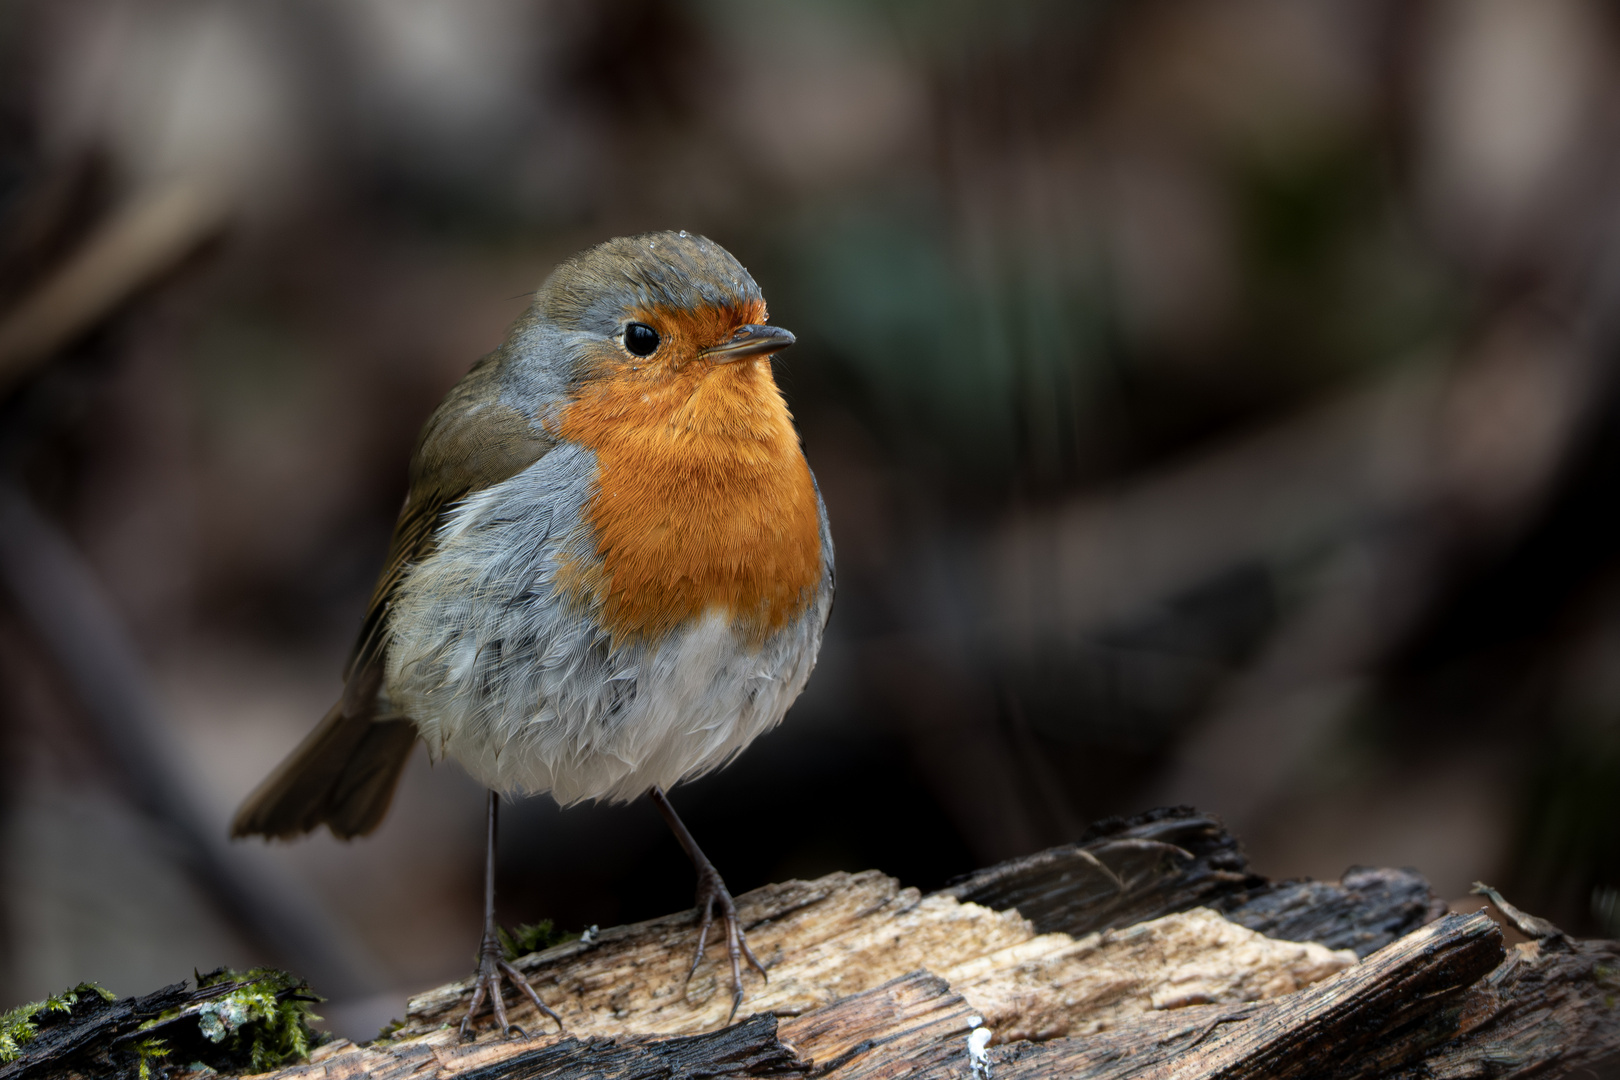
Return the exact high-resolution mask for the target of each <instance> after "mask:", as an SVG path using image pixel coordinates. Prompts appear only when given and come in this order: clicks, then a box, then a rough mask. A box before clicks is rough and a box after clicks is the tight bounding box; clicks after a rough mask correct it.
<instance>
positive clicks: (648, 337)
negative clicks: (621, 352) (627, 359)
mask: <svg viewBox="0 0 1620 1080" xmlns="http://www.w3.org/2000/svg"><path fill="white" fill-rule="evenodd" d="M624 347H625V348H627V349H629V350H630V351H631V352H632V353H634V354H636V355H637V356H651V355H652V354H653V350H655V349H657V348H658V331H656V330H654V329H653V328H652V327H650V326H648V325H647V324H646V323H638V322H633V323H631V324H630V325H629V326H627V327H625V328H624Z"/></svg>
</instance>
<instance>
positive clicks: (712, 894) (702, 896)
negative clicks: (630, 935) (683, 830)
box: [686, 860, 771, 1024]
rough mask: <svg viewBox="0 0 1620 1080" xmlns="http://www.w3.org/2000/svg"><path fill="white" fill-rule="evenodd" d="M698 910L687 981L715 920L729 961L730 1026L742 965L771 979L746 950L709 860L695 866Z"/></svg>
mask: <svg viewBox="0 0 1620 1080" xmlns="http://www.w3.org/2000/svg"><path fill="white" fill-rule="evenodd" d="M697 907H698V910H699V911H701V912H702V913H703V921H702V924H701V925H700V926H699V927H698V942H697V951H696V952H695V953H694V954H693V956H692V966H691V968H689V969H688V970H687V972H686V978H687V981H688V982H690V981H691V979H692V975H693V974H694V973H695V972H696V971H697V967H698V964H699V963H700V962H702V960H703V947H704V946H705V945H707V944H708V941H709V929H710V927H712V926H713V925H714V922H715V919H716V917H717V913H716V909H718V918H719V920H720V925H721V926H722V927H724V928H725V934H726V954H727V955H728V956H729V957H730V959H731V1013H730V1014H729V1015H728V1016H727V1017H726V1023H728V1024H729V1023H731V1021H732V1020H733V1019H735V1018H736V1016H737V1009H738V1008H739V1007H741V1005H742V999H743V979H742V962H743V961H744V960H747V961H748V964H749V966H750V967H752V968H753V969H754V970H755V971H757V972H759V977H760V978H762V979H764V980H765V981H766V982H770V981H771V978H770V976H769V975H767V974H765V966H764V965H763V964H761V963H760V962H759V958H758V957H756V956H755V955H754V952H753V950H752V949H750V948H749V947H748V938H747V936H746V935H744V934H743V929H742V923H741V922H740V921H739V920H738V918H737V905H736V903H735V902H734V901H733V900H732V899H731V892H730V890H728V889H727V888H726V883H725V882H724V881H723V880H722V879H721V877H720V874H719V873H718V872H717V871H716V870H715V868H714V867H713V866H712V865H709V864H708V860H704V862H703V864H702V865H700V866H699V867H698V887H697Z"/></svg>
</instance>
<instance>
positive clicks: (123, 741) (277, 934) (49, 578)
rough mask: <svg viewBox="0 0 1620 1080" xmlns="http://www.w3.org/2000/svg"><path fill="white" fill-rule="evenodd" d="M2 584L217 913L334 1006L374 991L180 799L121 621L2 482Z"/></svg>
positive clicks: (159, 722) (264, 867)
mask: <svg viewBox="0 0 1620 1080" xmlns="http://www.w3.org/2000/svg"><path fill="white" fill-rule="evenodd" d="M0 583H3V584H4V587H5V589H6V590H7V591H8V592H10V593H11V595H12V596H13V597H14V599H15V601H16V604H17V608H18V610H19V611H20V612H21V613H22V615H23V616H24V617H25V619H26V620H27V622H28V624H29V626H30V628H31V629H32V630H33V632H34V634H35V635H36V636H37V637H38V639H39V641H40V642H41V643H42V644H43V645H44V647H45V648H46V649H47V650H48V651H49V653H50V655H51V657H52V659H53V660H54V661H55V663H56V666H57V668H58V669H59V670H60V671H61V673H62V675H63V677H64V678H65V679H66V680H67V682H68V684H69V686H70V687H71V688H72V691H73V694H74V695H75V697H77V699H78V700H79V703H80V704H81V706H82V707H83V709H84V715H85V717H86V718H87V719H88V720H89V722H90V724H91V726H92V728H93V730H94V731H95V733H96V735H97V736H98V738H99V739H100V741H101V743H102V744H103V745H104V746H105V747H106V749H107V752H108V753H109V755H110V756H111V757H112V759H113V761H114V762H115V763H116V765H117V767H118V771H119V774H120V776H121V777H122V779H123V780H124V782H125V784H126V785H127V787H128V792H129V795H130V797H131V798H132V799H133V801H134V802H135V803H136V804H137V805H138V806H139V807H140V808H141V809H142V810H143V811H145V812H146V813H147V814H148V815H150V816H151V817H152V818H153V819H154V820H155V821H156V822H158V823H159V824H160V825H161V826H162V827H164V828H165V829H166V830H167V831H168V833H169V834H170V835H171V836H172V837H173V838H174V839H175V841H176V842H177V844H178V846H179V847H180V849H181V850H182V851H183V852H184V854H185V858H186V861H187V862H188V863H189V864H190V868H191V870H192V872H193V873H194V874H195V875H196V876H197V878H198V880H199V881H200V882H201V883H202V884H203V885H204V886H205V887H206V888H207V889H208V891H209V892H210V893H211V894H212V895H213V897H214V898H215V900H216V901H217V902H218V903H219V905H220V908H221V909H222V910H223V911H224V912H225V914H226V915H227V916H228V917H229V918H230V919H232V920H233V921H234V922H236V923H237V924H238V925H240V926H242V927H243V928H244V929H245V930H246V931H247V932H249V933H250V934H251V935H252V936H253V937H254V938H255V939H257V940H258V941H260V942H262V943H263V944H264V945H265V946H267V947H268V948H270V949H271V950H273V951H274V952H275V953H276V954H277V955H278V956H279V957H280V958H281V959H282V962H283V963H285V964H286V965H287V966H288V967H289V968H291V969H293V970H295V971H296V972H298V973H299V974H300V975H301V976H303V977H305V978H307V979H309V981H310V982H311V983H312V984H313V985H315V986H317V987H319V988H320V989H321V990H322V991H323V992H324V993H326V994H329V995H331V996H333V997H335V998H353V997H360V996H364V995H367V994H372V993H376V992H377V991H378V990H379V989H380V988H381V986H382V980H381V978H380V975H379V974H378V972H377V970H376V965H375V962H374V961H373V960H372V959H371V958H370V957H369V956H367V955H365V954H364V953H363V951H362V950H361V948H360V946H358V945H357V944H356V942H355V940H354V937H353V935H351V934H345V933H344V932H343V931H342V930H341V929H340V928H339V927H338V926H337V925H335V924H334V923H333V922H332V921H331V919H330V918H329V916H328V915H327V913H326V912H325V911H324V910H323V909H322V908H321V907H320V906H319V905H318V904H316V903H314V902H313V901H311V899H310V898H309V897H308V896H306V895H305V894H304V893H302V892H301V891H299V890H297V889H296V888H294V887H293V886H292V885H290V884H289V883H288V882H287V881H286V879H285V876H284V875H282V874H281V873H280V872H279V871H278V870H276V869H275V868H273V867H271V866H270V865H268V864H267V862H266V860H265V858H264V856H263V854H262V853H261V852H259V851H258V850H257V849H253V848H239V847H231V846H229V845H228V844H227V843H226V840H225V836H224V831H223V829H222V828H219V827H217V826H214V825H213V824H211V823H210V821H209V819H208V816H207V815H206V814H204V813H203V812H202V810H201V809H200V808H199V807H198V806H197V804H196V803H195V801H194V800H193V799H192V797H191V796H190V795H189V794H188V793H189V792H190V791H191V789H192V785H191V784H190V783H189V782H188V781H187V778H186V777H185V776H184V775H183V774H182V773H181V770H180V769H179V768H178V766H177V765H176V762H177V761H179V760H181V758H180V755H179V754H178V753H176V752H175V750H174V749H173V748H172V747H171V746H170V745H169V744H168V737H167V732H166V728H165V724H164V722H163V718H162V709H161V707H160V706H159V704H158V701H157V697H156V694H155V693H154V692H153V690H152V688H151V685H150V681H149V679H148V678H147V675H146V671H145V668H144V665H143V664H142V662H141V659H140V654H139V651H138V650H137V649H136V647H135V643H134V641H133V640H131V638H130V636H129V633H128V631H127V630H125V629H124V626H123V621H122V620H121V619H120V618H119V616H118V613H117V611H116V610H114V608H113V606H112V604H111V603H110V602H109V601H108V599H107V597H106V596H105V595H104V594H103V592H102V590H101V588H100V586H99V585H98V584H97V583H96V580H95V577H94V574H93V573H92V572H91V570H90V568H89V567H88V566H86V565H85V563H84V561H83V560H82V559H81V558H80V557H79V555H78V553H77V552H76V551H75V550H74V548H73V545H72V543H71V542H70V541H69V540H68V539H67V537H65V536H63V535H62V534H61V533H60V532H59V531H58V530H57V529H56V528H55V527H54V526H53V525H52V524H51V523H50V522H49V521H47V520H46V519H45V518H44V517H43V516H42V515H41V514H40V513H39V512H38V511H37V510H35V509H34V507H33V506H32V505H31V504H30V503H29V501H28V499H27V498H26V497H25V496H24V495H23V494H22V493H21V492H19V491H18V490H17V489H16V488H15V487H13V486H11V485H10V484H9V483H0Z"/></svg>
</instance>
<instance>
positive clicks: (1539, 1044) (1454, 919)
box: [0, 808, 1620, 1080]
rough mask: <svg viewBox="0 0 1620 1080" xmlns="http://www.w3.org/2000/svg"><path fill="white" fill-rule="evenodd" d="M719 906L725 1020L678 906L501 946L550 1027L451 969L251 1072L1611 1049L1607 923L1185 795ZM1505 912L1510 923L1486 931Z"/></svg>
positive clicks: (666, 1069)
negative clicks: (730, 909)
mask: <svg viewBox="0 0 1620 1080" xmlns="http://www.w3.org/2000/svg"><path fill="white" fill-rule="evenodd" d="M1497 900H1498V901H1500V898H1497ZM738 906H739V909H740V914H741V915H742V918H743V922H744V924H745V926H746V927H747V930H748V934H749V939H750V941H751V942H752V943H753V946H754V949H755V951H756V952H757V953H758V954H759V956H760V958H761V960H763V961H764V963H765V964H766V966H767V968H768V969H769V971H770V975H771V978H770V982H769V984H764V983H762V982H760V981H758V980H757V978H756V977H754V976H749V983H748V994H749V996H748V999H747V1001H746V1002H745V1004H744V1013H745V1014H748V1015H745V1016H744V1017H743V1018H742V1019H740V1020H739V1021H738V1022H737V1023H735V1024H733V1025H731V1026H726V1025H725V1019H726V1012H727V1011H728V1009H729V1005H730V1001H729V998H730V995H729V993H728V990H727V985H728V976H727V973H726V967H725V964H724V961H723V959H722V958H720V957H717V956H714V955H713V952H711V956H710V958H708V959H705V961H704V963H703V965H702V966H700V968H699V969H698V972H697V974H696V975H695V976H694V977H693V978H692V980H691V981H690V982H687V981H686V979H685V967H686V964H687V961H688V957H689V955H690V950H691V948H692V945H693V943H694V937H695V926H694V922H693V913H692V912H683V913H681V914H678V915H672V916H669V917H666V918H663V919H655V920H652V921H650V922H645V923H641V924H638V925H634V926H625V927H616V928H614V929H611V930H607V931H605V932H603V933H601V934H600V935H597V936H595V937H594V938H593V940H591V941H588V942H587V941H576V942H570V943H568V944H566V945H561V946H558V947H556V948H553V949H549V950H547V951H545V952H541V953H536V954H532V955H530V956H527V957H523V958H521V959H520V960H518V961H517V965H518V967H520V968H521V969H522V970H523V971H525V972H526V973H527V974H528V975H529V977H530V979H531V981H532V982H533V983H534V985H535V987H536V989H538V990H539V991H540V994H541V996H542V997H543V998H544V999H545V1000H546V1002H547V1003H548V1004H549V1005H550V1006H551V1007H552V1008H554V1009H556V1010H557V1011H558V1013H559V1014H561V1016H562V1017H563V1019H564V1021H565V1023H566V1024H567V1028H568V1030H567V1032H566V1033H565V1034H564V1033H558V1032H557V1031H556V1028H555V1026H554V1025H550V1024H549V1023H545V1022H542V1021H541V1019H540V1018H539V1017H538V1016H537V1015H536V1011H535V1010H534V1009H533V1007H532V1006H529V1005H528V1004H526V1002H524V1001H523V1000H521V999H519V998H517V997H516V996H515V995H511V996H509V999H508V1008H509V1009H510V1010H511V1012H512V1014H513V1019H514V1021H516V1022H517V1023H519V1024H521V1025H523V1026H524V1028H525V1030H526V1031H528V1032H529V1034H530V1037H529V1038H527V1039H521V1040H520V1039H514V1040H502V1039H498V1038H496V1037H495V1036H494V1035H493V1034H491V1033H488V1032H487V1031H485V1032H483V1033H481V1034H480V1036H479V1037H478V1039H477V1040H476V1041H473V1042H471V1043H461V1042H459V1041H457V1038H456V1032H455V1024H456V1023H457V1022H458V1021H459V1020H460V1017H461V1013H462V1010H464V1009H465V1008H466V1001H467V996H468V991H469V986H468V984H467V983H465V982H462V983H453V984H450V985H448V986H443V987H439V988H438V989H435V990H432V991H429V992H427V993H425V994H422V995H419V996H418V997H416V998H414V999H412V1000H411V1002H410V1004H409V1011H408V1015H407V1017H406V1020H405V1023H404V1025H403V1026H402V1027H401V1028H400V1029H399V1030H398V1031H396V1032H395V1033H394V1036H393V1037H392V1038H391V1039H389V1040H386V1041H381V1042H377V1043H372V1044H369V1045H366V1046H356V1045H354V1044H351V1043H347V1042H343V1041H341V1040H340V1041H338V1042H335V1043H330V1044H328V1045H326V1046H323V1047H321V1048H319V1049H318V1050H317V1051H316V1052H315V1053H314V1054H313V1055H312V1056H311V1058H310V1060H309V1061H307V1062H304V1063H302V1064H298V1065H294V1066H291V1067H289V1068H285V1069H282V1070H279V1071H278V1072H275V1073H273V1074H271V1075H272V1076H274V1077H275V1080H316V1078H320V1080H362V1078H364V1080H382V1078H389V1077H407V1076H409V1077H412V1078H414V1080H434V1078H440V1077H450V1076H456V1077H490V1078H493V1077H512V1078H530V1077H535V1078H538V1077H548V1078H549V1077H575V1076H580V1077H583V1076H587V1075H589V1076H606V1077H614V1078H619V1077H624V1078H630V1077H638V1078H639V1077H648V1078H652V1077H700V1076H701V1077H720V1076H784V1077H787V1076H806V1077H817V1078H820V1077H830V1078H836V1080H865V1078H890V1077H895V1078H898V1077H919V1078H920V1077H972V1076H978V1077H980V1078H983V1077H985V1076H987V1075H988V1076H993V1077H995V1078H997V1080H1014V1078H1019V1077H1036V1076H1073V1077H1080V1078H1086V1080H1104V1078H1106V1080H1122V1078H1125V1077H1131V1078H1139V1080H1149V1078H1151V1080H1202V1078H1206V1077H1207V1078H1210V1080H1214V1078H1217V1077H1219V1078H1225V1080H1236V1078H1250V1077H1253V1078H1259V1077H1266V1078H1281V1080H1286V1078H1290V1077H1323V1078H1328V1080H1352V1078H1360V1077H1369V1078H1370V1077H1388V1078H1399V1080H1418V1078H1420V1077H1421V1078H1431V1077H1456V1078H1462V1077H1482V1078H1483V1077H1518V1076H1530V1075H1535V1076H1538V1077H1559V1076H1576V1075H1579V1076H1605V1075H1610V1073H1608V1072H1605V1070H1606V1069H1610V1068H1611V1066H1612V1065H1613V1062H1614V1060H1615V1059H1616V1056H1617V1055H1620V1005H1617V1004H1616V998H1617V996H1620V944H1616V943H1614V942H1595V941H1585V942H1583V941H1575V940H1572V939H1570V938H1568V937H1567V936H1565V935H1564V934H1562V933H1561V932H1560V931H1558V930H1557V929H1556V928H1555V927H1552V926H1550V925H1549V924H1547V923H1545V922H1544V921H1542V920H1537V919H1534V918H1533V917H1531V916H1527V915H1525V914H1524V913H1522V912H1519V911H1517V910H1516V909H1514V908H1512V907H1511V905H1509V904H1507V903H1506V902H1505V901H1500V906H1499V908H1498V914H1497V917H1496V918H1493V917H1492V915H1491V914H1489V913H1486V912H1474V913H1472V914H1454V915H1445V914H1443V911H1444V906H1443V905H1441V904H1439V903H1438V902H1437V901H1436V899H1435V898H1434V897H1433V896H1432V895H1431V894H1430V892H1429V889H1428V886H1427V884H1426V883H1424V882H1423V880H1422V879H1421V878H1420V877H1418V876H1417V875H1415V874H1413V873H1411V872H1409V871H1389V870H1354V871H1352V872H1350V873H1348V874H1346V875H1345V878H1344V879H1343V880H1342V881H1339V882H1336V883H1324V882H1277V883H1273V882H1268V881H1266V880H1264V879H1263V878H1260V877H1258V876H1256V875H1254V874H1252V873H1251V872H1250V871H1249V869H1248V867H1247V865H1246V863H1245V861H1244V859H1243V856H1242V853H1241V851H1240V850H1239V848H1238V846H1237V844H1236V842H1235V841H1234V840H1233V839H1232V838H1231V837H1230V836H1228V835H1227V834H1226V833H1225V831H1224V830H1223V829H1222V828H1221V826H1220V823H1219V822H1218V821H1216V820H1215V819H1213V818H1211V817H1209V816H1208V815H1204V814H1199V813H1198V812H1196V811H1192V810H1188V809H1184V808H1183V809H1175V810H1166V811H1156V812H1154V813H1152V814H1148V815H1143V816H1142V817H1140V818H1137V819H1132V820H1129V821H1111V822H1105V823H1103V824H1102V825H1100V826H1098V827H1095V828H1094V829H1093V830H1092V831H1091V833H1090V834H1088V835H1087V837H1086V838H1085V839H1084V840H1083V841H1081V842H1080V843H1078V844H1074V845H1068V846H1065V847H1062V848H1057V849H1053V850H1052V851H1047V852H1042V853H1041V854H1039V855H1035V856H1032V857H1030V858H1027V859H1020V860H1016V861H1014V862H1011V863H1006V864H1003V865H1001V866H998V867H992V868H990V869H988V870H985V871H981V872H980V873H977V874H974V875H972V876H971V877H969V878H967V879H966V880H964V881H962V882H960V883H958V884H956V885H953V886H952V887H950V888H948V889H946V890H944V891H942V892H941V893H937V894H934V895H931V896H923V895H920V894H919V893H918V892H917V891H916V890H913V889H906V888H902V887H901V886H900V885H899V883H897V882H895V881H893V880H892V879H890V878H887V877H885V876H883V875H882V874H878V873H875V872H867V873H862V874H832V875H829V876H827V877H825V878H822V879H820V880H818V881H812V882H785V883H782V884H779V885H772V886H769V887H767V888H764V889H759V890H756V891H755V892H753V893H750V894H747V895H746V896H743V897H740V898H739V905H738ZM1498 919H1500V920H1501V922H1499V921H1497V920H1498ZM1504 923H1505V924H1507V925H1509V926H1512V927H1514V928H1515V929H1516V930H1517V931H1518V933H1516V934H1515V935H1514V936H1515V937H1516V938H1520V939H1524V940H1521V941H1520V943H1519V944H1516V945H1513V946H1511V947H1509V948H1504V944H1503V924H1504ZM986 1044H988V1046H987V1047H986ZM974 1048H976V1049H977V1050H978V1053H977V1056H975V1053H974ZM76 1052H80V1053H82V1052H83V1048H80V1050H79V1051H76ZM57 1060H58V1061H60V1060H61V1059H60V1057H59V1058H58V1059H57ZM168 1071H169V1073H170V1075H171V1076H180V1075H182V1074H183V1070H178V1069H170V1070H168ZM62 1074H63V1072H62V1070H61V1069H60V1068H57V1067H55V1066H47V1065H46V1064H44V1063H42V1064H41V1065H40V1067H38V1068H37V1069H36V1070H35V1071H33V1072H30V1073H28V1076H29V1077H30V1078H32V1077H36V1076H39V1077H43V1076H53V1075H62ZM0 1080H7V1078H6V1077H5V1076H3V1075H0Z"/></svg>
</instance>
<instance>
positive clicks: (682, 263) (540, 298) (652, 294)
mask: <svg viewBox="0 0 1620 1080" xmlns="http://www.w3.org/2000/svg"><path fill="white" fill-rule="evenodd" d="M761 299H763V297H762V296H761V294H760V291H759V286H758V285H757V284H755V283H754V279H753V277H752V276H750V275H749V273H748V271H747V270H745V269H744V268H743V265H742V264H741V263H739V262H738V261H737V260H736V259H735V258H733V257H732V254H731V252H729V251H727V250H726V249H725V248H723V247H721V246H720V245H719V244H717V243H715V242H714V241H713V240H710V239H708V238H707V237H703V236H698V235H696V234H694V233H684V232H656V233H642V234H641V235H640V236H619V237H615V238H613V239H612V240H609V241H607V242H606V243H603V244H598V245H597V246H596V247H593V248H591V249H590V250H589V251H582V252H580V253H579V254H578V255H575V256H574V257H573V258H572V259H569V260H568V261H567V262H565V263H563V264H562V265H561V266H559V267H557V269H556V270H554V271H553V272H552V274H551V277H550V278H548V279H547V280H546V283H545V284H544V285H542V286H541V287H540V291H539V292H538V293H537V294H536V295H535V309H536V311H538V312H540V313H541V314H542V315H543V316H544V317H545V318H547V319H549V320H551V321H552V322H553V323H555V324H556V325H557V326H559V327H561V328H562V329H564V330H583V331H585V332H586V333H590V334H599V335H604V336H608V337H611V336H612V335H614V334H616V333H618V331H619V328H620V325H621V323H622V322H623V320H624V318H625V315H626V314H627V313H628V312H630V311H632V310H634V309H636V308H670V309H673V310H678V311H691V310H695V309H697V308H702V307H723V306H726V305H743V304H750V303H754V302H756V301H759V300H761Z"/></svg>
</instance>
